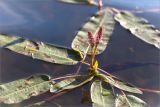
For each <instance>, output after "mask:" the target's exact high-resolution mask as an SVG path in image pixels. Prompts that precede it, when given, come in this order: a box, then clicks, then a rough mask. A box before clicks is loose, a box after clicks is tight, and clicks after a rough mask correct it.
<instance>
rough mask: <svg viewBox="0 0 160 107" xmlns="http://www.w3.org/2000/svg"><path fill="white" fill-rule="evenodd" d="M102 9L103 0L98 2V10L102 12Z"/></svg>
mask: <svg viewBox="0 0 160 107" xmlns="http://www.w3.org/2000/svg"><path fill="white" fill-rule="evenodd" d="M102 7H103V3H102V0H99V1H98V9H99V10H101V9H102Z"/></svg>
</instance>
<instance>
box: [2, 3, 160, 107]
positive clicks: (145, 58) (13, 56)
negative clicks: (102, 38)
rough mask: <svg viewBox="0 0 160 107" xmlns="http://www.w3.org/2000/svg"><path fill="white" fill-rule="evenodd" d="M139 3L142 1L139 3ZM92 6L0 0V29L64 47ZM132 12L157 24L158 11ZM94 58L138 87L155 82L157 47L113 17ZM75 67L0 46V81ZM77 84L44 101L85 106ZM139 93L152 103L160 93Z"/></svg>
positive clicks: (126, 6)
mask: <svg viewBox="0 0 160 107" xmlns="http://www.w3.org/2000/svg"><path fill="white" fill-rule="evenodd" d="M143 3H145V6H144V4H143ZM108 5H109V6H114V7H117V8H120V9H129V10H131V9H133V10H135V9H136V7H137V6H138V7H140V8H153V7H154V8H157V6H159V0H154V1H151V0H148V1H146V0H141V1H126V0H105V6H108ZM96 9H97V8H96V7H91V6H81V5H67V4H61V3H59V2H56V0H38V1H37V0H14V1H12V0H1V1H0V33H5V34H11V35H18V36H22V37H25V38H29V39H34V40H40V41H44V42H49V43H54V44H58V45H63V46H66V47H70V44H71V42H72V39H73V38H74V36H75V33H76V32H75V31H77V30H78V29H79V28H80V26H82V25H83V24H84V23H85V21H86V20H87V19H88V18H89V16H91V15H92V14H93V13H95V12H96ZM86 10H87V11H86ZM66 11H67V12H66ZM137 15H139V16H141V17H144V18H147V20H149V22H150V23H153V24H154V25H155V26H156V27H157V28H159V27H160V24H159V23H157V21H158V19H159V17H160V15H159V14H157V13H155V14H153V13H150V12H149V13H138V14H137ZM97 59H98V60H99V61H100V62H101V63H100V66H101V67H102V68H103V69H105V70H107V71H109V72H111V73H113V74H115V75H117V76H118V77H121V78H122V79H124V80H126V81H129V82H131V83H132V84H134V85H136V86H138V87H144V88H153V89H156V88H160V85H159V69H160V65H159V64H160V61H159V50H158V49H156V48H155V47H153V46H150V45H148V44H147V43H145V42H143V41H141V40H139V39H138V38H136V37H135V36H133V35H132V34H130V33H129V32H128V31H126V30H125V29H123V28H122V27H120V25H119V24H118V23H117V24H116V28H115V30H114V33H113V36H112V37H111V39H110V42H109V45H108V48H107V50H106V51H105V52H104V53H103V54H101V55H99V56H97ZM77 68H78V65H76V66H69V67H68V66H65V65H56V64H50V63H46V62H43V61H38V60H33V59H32V58H29V57H27V56H23V55H20V54H17V53H13V52H10V51H8V50H6V49H0V76H1V78H0V79H1V83H5V82H10V81H13V80H16V79H19V78H24V77H28V76H30V75H32V74H35V73H43V74H49V75H52V76H53V77H58V76H62V75H65V74H68V73H73V72H74V71H75V69H77ZM82 68H86V66H82ZM85 71H86V70H84V72H85ZM131 77H132V78H131ZM89 86H90V84H88V85H87V86H85V87H84V89H83V90H88V89H89ZM81 90H82V89H81V88H79V89H77V90H73V91H71V92H69V93H67V94H66V95H63V96H61V97H58V98H57V99H54V100H52V101H50V102H48V103H46V104H45V105H44V106H52V107H53V106H55V107H56V106H57V105H56V104H55V102H57V103H58V104H60V105H65V107H66V106H69V107H71V106H79V107H80V106H83V107H84V106H86V107H90V106H91V104H90V103H86V104H85V105H82V104H81V97H82V95H83V94H82V91H81ZM48 96H52V95H51V94H50V93H46V94H43V95H41V96H38V97H32V98H31V99H30V100H26V101H24V102H22V103H20V104H19V105H17V104H16V105H13V106H16V107H18V106H24V105H27V104H28V103H32V102H35V101H39V100H40V99H42V98H46V97H48ZM139 97H142V98H143V99H144V100H145V101H146V102H147V103H149V104H150V105H151V107H158V105H159V100H160V98H159V96H158V95H155V94H149V93H144V95H141V96H139ZM75 99H76V100H75ZM73 100H74V101H73ZM3 106H4V105H3ZM5 106H7V105H5ZM11 106H12V105H11Z"/></svg>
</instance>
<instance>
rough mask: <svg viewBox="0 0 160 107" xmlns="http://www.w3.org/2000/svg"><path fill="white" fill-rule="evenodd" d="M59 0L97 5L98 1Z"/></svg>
mask: <svg viewBox="0 0 160 107" xmlns="http://www.w3.org/2000/svg"><path fill="white" fill-rule="evenodd" d="M59 1H60V2H64V3H70V4H86V5H97V3H96V2H95V1H94V0H59Z"/></svg>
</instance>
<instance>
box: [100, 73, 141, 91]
mask: <svg viewBox="0 0 160 107" xmlns="http://www.w3.org/2000/svg"><path fill="white" fill-rule="evenodd" d="M101 76H102V78H104V80H105V81H106V82H108V83H109V84H111V85H112V86H114V87H116V88H119V89H121V90H124V91H128V92H131V93H138V94H142V91H141V90H139V89H138V88H136V87H134V86H132V85H130V84H129V83H126V82H123V81H121V80H119V79H116V78H112V77H110V76H106V75H103V74H101Z"/></svg>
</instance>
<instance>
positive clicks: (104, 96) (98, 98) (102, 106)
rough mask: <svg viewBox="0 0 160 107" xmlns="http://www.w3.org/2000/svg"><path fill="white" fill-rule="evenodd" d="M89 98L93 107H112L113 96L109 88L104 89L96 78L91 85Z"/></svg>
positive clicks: (113, 102)
mask: <svg viewBox="0 0 160 107" xmlns="http://www.w3.org/2000/svg"><path fill="white" fill-rule="evenodd" d="M91 99H92V102H93V107H114V105H115V97H114V95H113V94H112V90H111V88H108V89H104V88H103V87H102V83H101V81H99V80H96V81H94V82H93V83H92V85H91Z"/></svg>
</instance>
